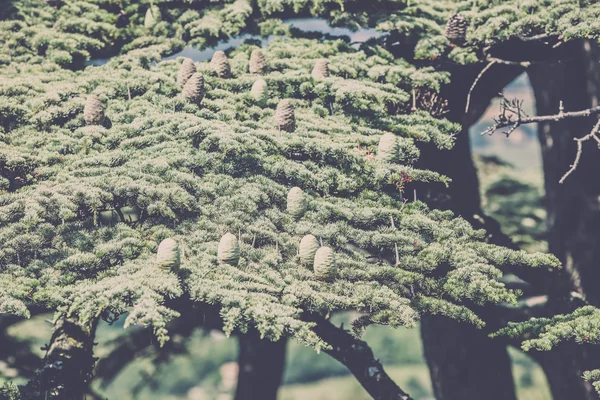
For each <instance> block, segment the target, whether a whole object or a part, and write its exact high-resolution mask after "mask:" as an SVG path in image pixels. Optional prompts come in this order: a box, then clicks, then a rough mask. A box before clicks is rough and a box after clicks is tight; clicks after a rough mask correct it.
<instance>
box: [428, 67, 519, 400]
mask: <svg viewBox="0 0 600 400" xmlns="http://www.w3.org/2000/svg"><path fill="white" fill-rule="evenodd" d="M481 68H482V66H480V65H479V66H466V67H457V68H455V70H454V71H452V78H451V79H452V83H451V84H449V85H448V86H447V87H445V88H444V89H443V90H442V95H443V97H445V98H446V99H448V102H449V105H450V112H449V114H448V115H447V116H446V117H447V118H448V119H449V120H451V121H453V122H457V123H460V124H462V126H463V129H462V131H461V132H460V134H459V135H458V137H457V141H456V144H455V146H454V148H453V149H452V150H451V151H446V152H442V151H438V150H436V149H432V148H431V147H429V146H428V147H426V148H424V149H423V151H422V157H421V158H422V160H424V161H425V162H426V163H427V164H426V167H427V168H430V169H433V170H436V171H439V172H441V173H443V174H445V175H447V176H449V177H450V178H451V179H452V183H451V184H450V187H449V188H448V189H445V188H436V189H434V190H430V189H426V188H423V189H418V191H417V194H418V197H419V198H420V199H423V200H425V201H427V202H428V203H429V204H430V205H431V206H434V207H438V208H445V209H451V210H452V211H454V212H455V213H456V214H458V215H460V216H462V217H463V218H465V219H467V220H468V221H470V222H471V223H472V224H474V225H475V226H476V227H477V228H485V229H486V230H487V231H488V238H489V240H490V241H491V242H493V243H496V244H500V245H509V244H510V240H508V239H507V238H506V237H505V236H504V235H502V233H501V232H500V229H499V226H498V225H497V224H496V223H494V222H493V221H491V220H489V219H486V218H485V216H484V215H483V213H482V211H481V205H480V204H481V202H480V196H479V181H478V179H477V171H476V169H475V166H474V164H473V160H472V158H471V149H470V145H469V127H470V126H471V125H472V124H473V123H474V122H475V121H476V120H477V119H478V118H479V117H480V116H481V115H482V114H483V112H484V111H485V110H486V108H487V107H488V105H489V104H490V101H491V99H492V98H493V97H494V96H495V95H496V94H497V93H498V92H499V91H501V90H502V88H503V87H504V86H506V85H507V84H508V83H509V82H510V81H512V80H513V79H514V78H516V77H517V76H518V75H519V73H520V72H521V70H520V69H519V68H515V67H507V66H498V65H497V66H494V67H492V68H491V69H490V70H489V71H488V72H487V73H486V74H485V75H484V76H483V77H482V79H481V81H480V82H479V83H478V85H477V87H476V88H475V90H474V91H473V94H472V99H471V106H470V110H469V113H468V114H467V115H465V112H464V111H465V110H464V109H465V104H466V99H467V95H468V91H469V89H470V87H471V84H472V83H473V81H474V80H475V78H476V76H477V74H478V73H479V71H481ZM432 161H433V162H435V163H436V164H434V165H433V166H432V164H431V162H432ZM421 190H422V191H421ZM482 221H483V222H482ZM486 313H487V314H489V313H493V310H486ZM421 335H422V338H423V345H424V348H425V358H426V359H427V364H428V366H429V370H430V373H431V379H432V381H433V387H434V392H435V396H436V399H437V400H481V399H486V400H516V396H515V391H514V383H513V377H512V370H511V363H510V359H509V356H508V353H507V349H506V345H505V344H503V343H500V342H499V341H497V340H492V339H490V338H489V337H488V336H487V335H488V332H485V331H482V330H478V329H475V328H474V327H472V326H469V325H466V324H460V323H456V322H454V321H451V320H449V319H447V318H444V317H439V316H426V317H425V318H423V319H422V323H421Z"/></svg>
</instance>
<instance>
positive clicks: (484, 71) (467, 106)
mask: <svg viewBox="0 0 600 400" xmlns="http://www.w3.org/2000/svg"><path fill="white" fill-rule="evenodd" d="M495 63H496V60H492V61H490V63H489V64H488V65H486V66H485V68H484V69H482V70H481V72H480V73H479V75H477V78H475V81H474V82H473V84H472V85H471V89H469V94H468V95H467V105H466V106H465V114H466V113H468V112H469V105H470V104H471V94H472V93H473V90H474V89H475V86H477V83H478V82H479V80H480V79H481V77H482V76H483V74H485V73H486V72H487V70H489V69H490V68H492V66H493V65H494V64H495Z"/></svg>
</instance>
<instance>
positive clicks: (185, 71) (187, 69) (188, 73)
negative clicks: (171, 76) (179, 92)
mask: <svg viewBox="0 0 600 400" xmlns="http://www.w3.org/2000/svg"><path fill="white" fill-rule="evenodd" d="M195 73H196V64H194V62H193V61H192V60H191V59H189V58H186V59H184V60H183V62H182V63H181V65H180V66H179V72H178V73H177V84H178V85H179V87H183V86H184V85H185V83H186V82H187V81H188V79H190V78H191V77H192V75H194V74H195Z"/></svg>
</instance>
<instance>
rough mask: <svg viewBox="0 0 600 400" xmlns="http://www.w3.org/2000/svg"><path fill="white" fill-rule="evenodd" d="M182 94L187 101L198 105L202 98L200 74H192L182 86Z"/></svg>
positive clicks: (202, 84)
mask: <svg viewBox="0 0 600 400" xmlns="http://www.w3.org/2000/svg"><path fill="white" fill-rule="evenodd" d="M182 93H183V97H185V98H186V99H187V100H188V101H190V102H192V103H195V104H198V105H200V103H201V102H202V99H203V98H204V76H203V75H202V74H201V73H200V72H196V73H194V75H192V76H191V78H190V79H189V80H188V81H187V82H186V83H185V85H184V86H183V92H182Z"/></svg>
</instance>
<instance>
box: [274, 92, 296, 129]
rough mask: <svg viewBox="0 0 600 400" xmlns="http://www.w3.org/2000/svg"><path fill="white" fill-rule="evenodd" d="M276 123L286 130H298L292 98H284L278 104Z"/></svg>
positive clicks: (278, 126)
mask: <svg viewBox="0 0 600 400" xmlns="http://www.w3.org/2000/svg"><path fill="white" fill-rule="evenodd" d="M275 125H276V126H277V128H279V129H281V130H282V131H286V132H294V131H295V130H296V115H295V113H294V105H293V104H292V102H291V101H290V100H288V99H283V100H281V101H280V102H279V104H278V105H277V110H276V111H275Z"/></svg>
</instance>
